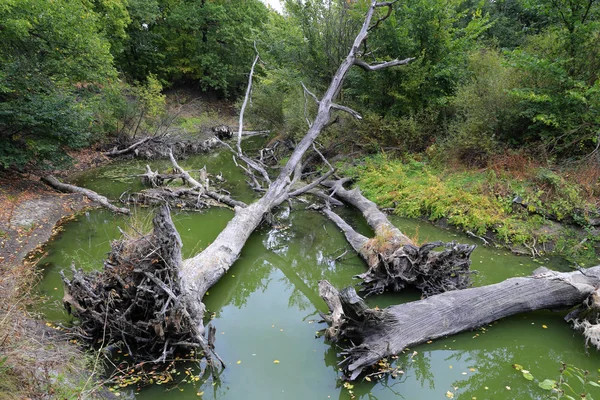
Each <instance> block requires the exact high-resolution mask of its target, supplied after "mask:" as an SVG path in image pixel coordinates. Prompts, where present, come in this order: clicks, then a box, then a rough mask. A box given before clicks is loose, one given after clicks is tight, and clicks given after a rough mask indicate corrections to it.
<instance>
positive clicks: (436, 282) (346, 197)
mask: <svg viewBox="0 0 600 400" xmlns="http://www.w3.org/2000/svg"><path fill="white" fill-rule="evenodd" d="M345 182H347V179H342V180H339V181H335V182H334V181H325V182H323V185H324V186H327V187H329V188H330V189H331V191H332V195H335V196H336V197H339V198H340V199H342V200H343V201H344V202H346V203H348V204H350V205H352V206H354V207H356V208H357V209H358V210H360V212H361V213H362V214H363V216H364V217H365V219H366V221H367V223H368V224H369V226H371V228H372V229H373V230H374V231H375V237H374V238H372V239H367V238H366V237H364V236H363V235H361V234H359V233H358V232H356V231H354V229H353V228H352V227H351V226H350V225H348V224H347V223H346V222H345V221H344V220H343V219H342V218H340V217H339V216H338V215H337V214H336V213H334V212H333V211H331V210H328V209H327V210H324V214H325V215H326V216H327V217H329V219H331V220H332V221H333V222H334V223H335V224H336V225H337V226H338V227H339V228H340V229H341V230H342V232H343V233H344V235H345V236H346V239H347V240H348V242H349V243H350V245H351V246H352V247H353V248H354V250H356V252H357V253H358V254H359V255H360V256H361V257H362V258H363V259H364V260H365V262H366V263H367V266H368V268H369V269H368V271H367V272H365V273H364V274H360V275H358V276H357V277H358V278H360V279H362V282H361V285H362V290H363V291H364V292H365V293H366V295H367V296H368V295H371V294H381V293H382V292H383V291H384V290H388V289H389V290H392V291H400V290H402V289H404V288H405V287H406V286H407V285H411V286H414V287H416V288H418V289H419V290H421V292H422V293H423V295H424V296H430V295H432V294H437V293H441V292H446V291H449V290H456V289H465V288H467V287H469V286H470V284H471V279H470V275H471V274H472V272H471V271H470V265H471V260H470V255H471V253H472V252H473V250H474V249H475V246H474V245H464V244H456V243H443V242H433V243H426V244H424V245H422V246H416V245H415V244H414V243H413V241H412V240H411V239H410V238H409V237H407V236H406V235H404V234H403V233H402V232H401V231H400V229H398V228H397V227H396V226H394V225H393V224H392V223H391V222H390V221H389V220H388V218H387V216H386V215H385V214H384V213H382V212H381V211H380V210H379V209H378V208H377V205H376V204H375V203H373V202H372V201H370V200H369V199H367V198H366V197H364V196H363V195H362V193H361V192H360V189H358V188H355V189H352V190H346V189H345V188H344V186H343V184H344V183H345ZM440 248H441V250H439V249H440Z"/></svg>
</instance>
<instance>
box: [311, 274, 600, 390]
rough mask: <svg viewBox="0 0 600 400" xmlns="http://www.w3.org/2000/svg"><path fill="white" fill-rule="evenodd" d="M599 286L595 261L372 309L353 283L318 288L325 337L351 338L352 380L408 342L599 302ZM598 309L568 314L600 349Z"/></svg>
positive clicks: (348, 363)
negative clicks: (592, 264)
mask: <svg viewBox="0 0 600 400" xmlns="http://www.w3.org/2000/svg"><path fill="white" fill-rule="evenodd" d="M599 285H600V266H596V267H593V268H589V269H585V270H581V271H575V272H569V273H561V272H554V271H550V270H548V269H546V268H540V269H538V270H536V271H535V272H534V273H533V275H532V276H530V277H520V278H511V279H507V280H505V281H503V282H500V283H497V284H494V285H488V286H482V287H477V288H471V289H464V290H455V291H451V292H446V293H441V294H438V295H434V296H431V297H428V298H426V299H423V300H419V301H414V302H410V303H405V304H400V305H395V306H390V307H387V308H385V309H382V310H379V309H370V308H368V307H367V305H366V304H365V303H364V301H363V300H362V299H361V298H360V297H359V296H358V295H357V294H356V292H355V291H354V289H353V288H352V287H349V288H346V289H343V290H342V291H340V292H338V291H337V290H336V289H335V288H334V287H333V286H332V285H331V284H330V283H329V282H327V281H321V282H319V293H320V295H321V297H322V298H323V299H324V300H325V302H326V303H327V305H328V307H329V309H330V311H331V314H330V315H326V316H324V317H325V318H324V319H325V320H326V321H327V322H328V323H329V324H330V325H331V327H330V328H329V329H327V330H326V337H327V338H328V339H330V340H332V341H340V340H342V339H348V340H349V342H350V343H351V345H350V347H349V348H347V349H345V350H343V351H342V355H343V356H344V357H345V358H344V360H343V361H342V364H343V368H344V372H345V374H346V376H347V377H348V379H350V380H354V379H356V378H357V377H358V376H359V375H360V374H361V373H362V372H363V371H364V370H365V369H366V368H368V367H370V366H373V365H375V364H376V363H377V361H378V360H380V359H382V358H385V357H388V356H391V355H395V354H399V353H400V352H402V351H403V350H404V349H406V348H408V347H412V346H415V345H417V344H420V343H424V342H426V341H428V340H432V339H437V338H441V337H444V336H449V335H453V334H456V333H459V332H463V331H468V330H472V329H475V328H478V327H481V326H483V325H486V324H489V323H490V322H493V321H496V320H498V319H501V318H504V317H508V316H510V315H514V314H518V313H522V312H528V311H535V310H541V309H550V310H559V309H568V308H570V307H573V306H575V305H578V304H581V303H582V302H584V301H588V303H589V300H587V299H588V298H591V297H593V296H596V297H595V299H596V300H595V303H594V304H595V307H598V305H599V304H600V303H598V293H599V292H598V287H599ZM586 308H589V307H586ZM597 310H598V308H596V313H595V314H594V317H593V318H592V319H591V320H590V319H587V318H583V316H584V313H583V312H580V313H578V314H577V315H573V316H570V317H569V316H568V318H570V319H571V320H573V321H577V323H576V324H575V327H576V329H580V330H583V331H584V335H586V338H588V340H590V341H591V342H592V344H594V345H595V346H596V347H597V348H599V349H600V341H598V340H597V339H598V337H599V336H598V332H599V331H600V320H599V319H598V313H597ZM579 318H581V319H579ZM584 321H585V322H584Z"/></svg>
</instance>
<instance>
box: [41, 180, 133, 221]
mask: <svg viewBox="0 0 600 400" xmlns="http://www.w3.org/2000/svg"><path fill="white" fill-rule="evenodd" d="M41 179H42V181H43V182H45V183H46V184H47V185H49V186H51V187H53V188H54V189H56V190H59V191H61V192H69V193H80V194H82V195H84V196H86V197H87V198H88V199H90V200H92V201H95V202H96V203H98V204H100V205H102V206H103V207H105V208H108V209H109V210H110V211H112V212H116V213H119V214H126V215H129V214H130V213H131V211H129V209H128V208H121V207H117V206H114V205H112V204H110V202H109V201H108V199H107V198H106V197H104V196H102V195H99V194H98V193H96V192H94V191H93V190H89V189H85V188H81V187H79V186H75V185H69V184H68V183H62V182H60V181H59V180H58V179H56V178H55V177H54V176H52V175H47V176H44V177H42V178H41Z"/></svg>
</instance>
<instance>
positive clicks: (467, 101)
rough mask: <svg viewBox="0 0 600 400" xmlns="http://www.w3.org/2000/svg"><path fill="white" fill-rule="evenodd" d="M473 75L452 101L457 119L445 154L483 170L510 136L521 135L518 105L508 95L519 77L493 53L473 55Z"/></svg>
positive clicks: (489, 51) (479, 52)
mask: <svg viewBox="0 0 600 400" xmlns="http://www.w3.org/2000/svg"><path fill="white" fill-rule="evenodd" d="M469 71H470V73H471V75H472V77H471V79H470V81H469V82H467V83H465V84H463V85H462V86H460V87H459V88H458V91H457V93H456V97H455V98H454V99H453V100H452V106H453V108H454V112H455V115H454V119H453V120H452V121H451V122H450V124H449V125H450V126H449V131H450V134H449V136H448V137H447V138H446V139H445V141H444V142H443V143H442V147H441V153H443V154H445V155H446V157H452V158H456V159H458V160H460V161H462V162H463V163H464V164H466V165H469V166H478V167H483V166H485V165H486V164H487V160H488V158H489V156H490V155H491V154H494V153H495V152H496V151H497V150H498V148H499V143H500V142H501V141H504V139H505V138H506V133H507V132H511V134H512V133H513V132H515V131H517V132H518V129H517V125H518V118H517V109H516V102H515V101H514V100H513V99H512V98H511V97H510V96H508V94H507V91H508V90H510V89H512V88H513V87H514V86H515V84H516V74H515V71H514V70H513V69H512V68H510V67H507V66H506V64H505V63H504V58H503V57H502V55H501V54H499V53H498V52H496V51H493V50H481V51H476V52H474V53H472V54H471V55H470V57H469Z"/></svg>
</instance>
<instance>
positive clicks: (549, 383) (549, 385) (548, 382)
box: [538, 379, 556, 390]
mask: <svg viewBox="0 0 600 400" xmlns="http://www.w3.org/2000/svg"><path fill="white" fill-rule="evenodd" d="M538 386H539V387H541V388H542V389H544V390H552V389H554V388H555V387H556V381H555V380H552V379H544V380H543V381H542V382H540V383H538Z"/></svg>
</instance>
